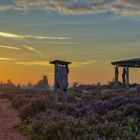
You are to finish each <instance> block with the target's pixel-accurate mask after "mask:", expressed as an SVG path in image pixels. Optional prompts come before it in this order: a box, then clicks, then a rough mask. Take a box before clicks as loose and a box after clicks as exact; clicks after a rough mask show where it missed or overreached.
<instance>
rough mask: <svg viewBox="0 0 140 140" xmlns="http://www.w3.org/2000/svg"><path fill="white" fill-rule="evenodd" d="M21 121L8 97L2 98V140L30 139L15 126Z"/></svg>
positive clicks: (0, 131)
mask: <svg viewBox="0 0 140 140" xmlns="http://www.w3.org/2000/svg"><path fill="white" fill-rule="evenodd" d="M19 122H20V120H19V118H18V114H17V111H16V110H15V109H14V108H12V106H11V103H10V101H9V100H8V99H0V140H29V139H28V138H27V137H26V136H24V135H22V134H20V132H18V130H16V128H15V126H16V125H18V123H19Z"/></svg>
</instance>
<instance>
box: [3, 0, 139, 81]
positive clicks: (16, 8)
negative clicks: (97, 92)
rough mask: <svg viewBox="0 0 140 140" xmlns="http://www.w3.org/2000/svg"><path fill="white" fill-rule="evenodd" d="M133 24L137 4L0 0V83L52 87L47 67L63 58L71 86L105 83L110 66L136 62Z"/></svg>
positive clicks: (135, 23)
mask: <svg viewBox="0 0 140 140" xmlns="http://www.w3.org/2000/svg"><path fill="white" fill-rule="evenodd" d="M139 25H140V1H139V0H133V1H131V0H40V1H38V0H0V65H1V67H3V68H1V69H0V73H1V75H2V79H1V80H6V79H8V78H10V79H12V80H13V81H14V82H16V83H18V82H21V83H26V82H36V81H37V80H38V79H39V78H40V77H41V75H43V74H47V75H48V77H49V79H50V83H52V81H53V67H52V66H50V65H49V64H48V62H49V61H51V60H53V59H63V60H68V61H72V62H73V64H72V65H71V67H70V68H71V74H70V82H71V83H72V82H74V81H78V82H81V83H95V82H98V81H101V82H107V81H109V80H112V78H113V72H114V71H113V66H111V65H110V62H111V61H113V60H120V59H127V58H135V57H139V54H140V46H139V45H140V28H139ZM9 71H10V72H9ZM15 71H16V72H17V73H16V74H15ZM21 73H22V75H24V76H22V75H21ZM83 73H87V75H86V76H85V77H84V75H83ZM106 73H108V75H107V74H106ZM131 73H132V74H131V75H132V77H131V79H132V81H134V80H135V81H137V82H139V79H138V78H133V77H135V71H134V70H132V72H131ZM25 75H26V77H25ZM29 76H30V80H28V77H29Z"/></svg>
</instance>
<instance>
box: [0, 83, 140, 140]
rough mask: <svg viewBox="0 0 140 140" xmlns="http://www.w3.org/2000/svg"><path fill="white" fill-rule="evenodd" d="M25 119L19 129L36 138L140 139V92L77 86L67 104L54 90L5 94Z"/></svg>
mask: <svg viewBox="0 0 140 140" xmlns="http://www.w3.org/2000/svg"><path fill="white" fill-rule="evenodd" d="M2 97H4V98H5V97H6V98H9V99H10V100H11V101H12V105H13V107H15V108H17V109H18V110H19V116H20V118H21V120H22V124H20V126H19V129H20V130H21V131H22V132H24V133H27V134H30V135H31V136H32V139H33V140H140V94H139V93H137V92H136V91H135V90H129V91H127V90H125V89H118V90H114V89H103V88H101V87H100V86H93V85H92V86H84V85H81V86H76V87H74V88H71V89H69V100H68V105H67V107H65V106H64V104H63V96H62V94H61V93H60V97H59V98H60V99H59V100H60V102H59V103H57V104H54V102H53V95H52V92H50V91H48V92H47V93H46V92H45V93H26V92H25V91H23V93H17V94H11V93H9V92H8V93H5V94H4V95H1V98H2Z"/></svg>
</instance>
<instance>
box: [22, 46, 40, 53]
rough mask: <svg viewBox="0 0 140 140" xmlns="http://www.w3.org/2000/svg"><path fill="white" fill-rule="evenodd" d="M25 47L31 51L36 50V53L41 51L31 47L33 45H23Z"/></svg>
mask: <svg viewBox="0 0 140 140" xmlns="http://www.w3.org/2000/svg"><path fill="white" fill-rule="evenodd" d="M23 47H24V48H26V49H27V50H29V51H31V52H35V53H39V54H40V53H41V52H40V51H39V50H36V49H35V48H33V47H31V46H26V45H23Z"/></svg>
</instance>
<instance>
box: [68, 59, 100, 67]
mask: <svg viewBox="0 0 140 140" xmlns="http://www.w3.org/2000/svg"><path fill="white" fill-rule="evenodd" d="M95 63H97V60H88V61H82V62H73V63H72V65H71V67H79V66H83V65H92V64H95Z"/></svg>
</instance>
